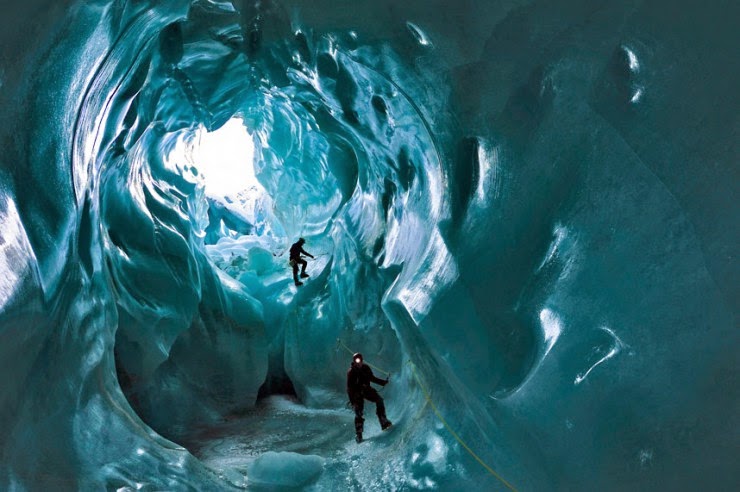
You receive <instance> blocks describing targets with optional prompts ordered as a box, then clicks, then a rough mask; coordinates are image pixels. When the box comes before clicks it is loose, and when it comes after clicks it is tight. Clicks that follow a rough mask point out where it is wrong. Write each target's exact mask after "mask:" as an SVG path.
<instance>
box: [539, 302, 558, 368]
mask: <svg viewBox="0 0 740 492" xmlns="http://www.w3.org/2000/svg"><path fill="white" fill-rule="evenodd" d="M540 323H541V324H542V336H543V337H544V339H545V354H544V355H543V357H546V356H547V354H548V353H549V352H550V350H551V349H552V347H553V345H555V342H557V341H558V338H559V337H560V333H561V332H562V331H563V323H562V321H560V318H559V317H558V315H557V314H555V313H554V312H553V311H551V310H549V309H547V308H545V309H543V310H542V311H540Z"/></svg>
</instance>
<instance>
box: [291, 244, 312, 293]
mask: <svg viewBox="0 0 740 492" xmlns="http://www.w3.org/2000/svg"><path fill="white" fill-rule="evenodd" d="M304 244H306V240H305V239H303V238H300V239H298V242H296V243H294V244H293V246H291V247H290V266H292V267H293V280H294V281H295V284H296V286H301V285H303V282H301V281H300V280H298V265H301V278H308V274H307V273H306V265H308V262H307V261H306V260H304V259H303V258H301V255H306V256H308V257H309V258H313V255H311V254H310V253H307V252H305V251H304V250H303V245H304Z"/></svg>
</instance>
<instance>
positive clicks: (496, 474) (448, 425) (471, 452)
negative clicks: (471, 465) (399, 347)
mask: <svg viewBox="0 0 740 492" xmlns="http://www.w3.org/2000/svg"><path fill="white" fill-rule="evenodd" d="M408 363H409V366H410V367H411V372H412V374H413V375H414V379H416V382H417V384H418V385H419V387H420V388H421V391H422V392H423V393H424V397H426V399H427V403H429V406H430V407H432V411H434V415H436V416H437V418H438V419H439V421H440V422H442V425H444V426H445V428H446V429H447V430H448V431H449V433H450V434H452V437H454V438H455V440H456V441H457V442H459V443H460V445H461V446H462V447H463V448H464V449H465V451H467V452H468V453H470V456H472V457H473V458H475V460H476V461H477V462H478V463H480V464H481V466H482V467H483V468H485V469H486V471H488V473H490V474H491V475H493V476H494V477H496V478H497V479H498V480H499V482H501V483H502V484H504V485H505V486H506V488H508V489H509V490H513V491H514V492H516V489H515V488H514V486H513V485H511V484H510V483H509V482H507V481H506V480H504V478H503V477H502V476H501V475H499V474H498V473H496V471H495V470H494V469H493V468H491V467H490V466H488V465H487V464H486V463H485V462H484V461H483V460H482V459H480V457H479V456H478V455H477V454H475V452H473V450H472V449H470V446H468V445H467V444H465V442H464V441H463V440H462V439H461V438H460V436H458V435H457V432H455V431H454V430H452V427H450V424H448V423H447V421H446V420H445V419H444V417H442V414H441V413H439V410H438V409H437V406H436V405H435V404H434V402H433V401H432V397H431V396H430V395H429V392H428V391H427V389H426V388H425V387H424V384H422V382H421V379H420V378H419V375H418V374H417V372H416V366H415V365H414V363H413V362H411V361H409V362H408Z"/></svg>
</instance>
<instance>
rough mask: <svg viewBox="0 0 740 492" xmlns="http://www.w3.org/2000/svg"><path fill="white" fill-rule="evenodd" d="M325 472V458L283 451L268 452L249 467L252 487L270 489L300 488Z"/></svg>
mask: <svg viewBox="0 0 740 492" xmlns="http://www.w3.org/2000/svg"><path fill="white" fill-rule="evenodd" d="M323 471H324V458H322V457H321V456H315V455H302V454H299V453H291V452H288V451H282V452H279V453H276V452H274V451H268V452H267V453H264V454H263V455H262V456H260V457H259V458H257V459H256V460H255V461H254V463H252V464H251V465H250V466H249V470H248V479H249V483H250V484H252V485H260V486H268V487H300V486H302V485H306V484H307V483H308V482H310V481H312V480H314V479H315V478H317V477H318V476H319V475H321V473H322V472H323Z"/></svg>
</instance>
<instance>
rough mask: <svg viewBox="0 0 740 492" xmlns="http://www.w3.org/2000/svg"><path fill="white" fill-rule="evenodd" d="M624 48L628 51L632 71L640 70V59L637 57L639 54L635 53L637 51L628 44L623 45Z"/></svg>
mask: <svg viewBox="0 0 740 492" xmlns="http://www.w3.org/2000/svg"><path fill="white" fill-rule="evenodd" d="M622 48H623V49H624V52H625V53H627V60H628V62H629V67H630V71H631V72H637V71H639V70H640V61H639V60H638V59H637V55H635V52H634V51H632V50H631V49H629V48H627V47H626V46H623V47H622Z"/></svg>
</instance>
